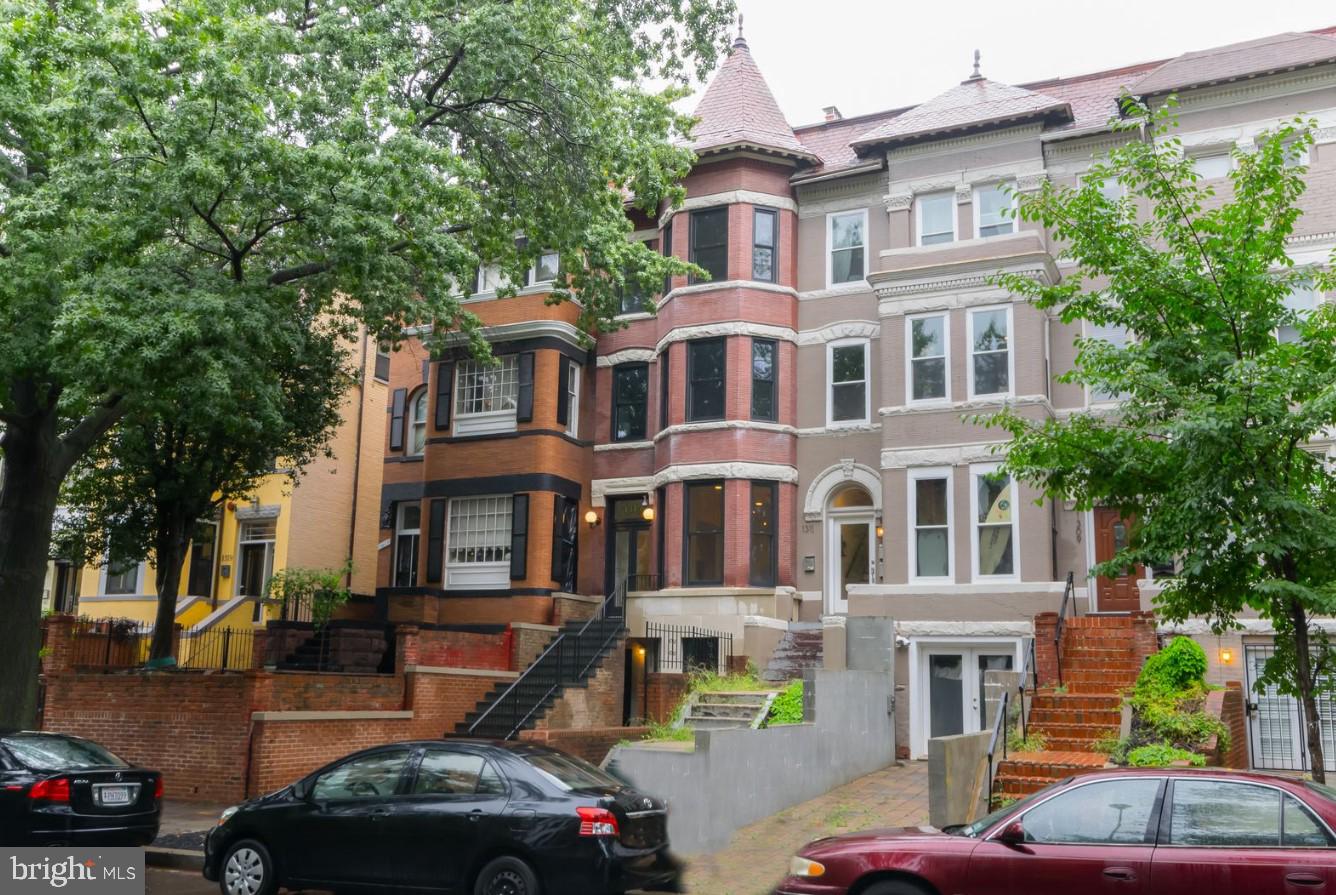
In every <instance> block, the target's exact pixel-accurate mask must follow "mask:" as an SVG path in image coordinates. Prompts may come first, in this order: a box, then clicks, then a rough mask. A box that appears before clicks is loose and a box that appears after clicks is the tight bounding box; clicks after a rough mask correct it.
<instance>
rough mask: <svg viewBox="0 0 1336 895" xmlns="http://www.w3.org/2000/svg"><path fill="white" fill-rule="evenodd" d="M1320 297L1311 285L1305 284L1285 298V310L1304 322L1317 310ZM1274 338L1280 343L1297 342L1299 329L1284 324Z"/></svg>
mask: <svg viewBox="0 0 1336 895" xmlns="http://www.w3.org/2000/svg"><path fill="white" fill-rule="evenodd" d="M1321 300H1322V297H1321V296H1320V295H1319V294H1318V291H1317V289H1315V288H1314V287H1313V286H1312V285H1311V284H1305V285H1302V286H1299V287H1297V288H1296V289H1294V290H1293V291H1291V292H1290V294H1289V295H1287V296H1285V309H1286V310H1287V311H1290V312H1292V313H1293V314H1294V315H1295V316H1296V317H1298V318H1299V319H1300V320H1304V319H1305V318H1307V317H1308V315H1309V314H1311V313H1313V312H1314V311H1315V310H1317V306H1318V304H1319V303H1320V302H1321ZM1276 338H1277V339H1279V340H1280V341H1281V342H1297V341H1299V338H1300V335H1299V327H1297V326H1294V325H1293V324H1286V325H1284V326H1282V327H1280V328H1279V329H1278V330H1277V332H1276Z"/></svg>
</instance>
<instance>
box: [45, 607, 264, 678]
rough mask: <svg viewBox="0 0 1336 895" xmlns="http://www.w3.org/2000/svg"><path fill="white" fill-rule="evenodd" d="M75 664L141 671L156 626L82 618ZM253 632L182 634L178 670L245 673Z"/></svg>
mask: <svg viewBox="0 0 1336 895" xmlns="http://www.w3.org/2000/svg"><path fill="white" fill-rule="evenodd" d="M71 636H72V637H73V640H74V642H73V644H72V645H71V657H70V658H71V664H73V665H75V666H76V667H81V668H138V667H140V666H141V665H144V664H145V663H147V662H148V659H149V649H150V647H151V646H152V644H153V625H151V624H149V623H147V622H141V621H137V620H135V619H129V618H80V619H76V620H75V623H74V630H73V632H72V634H71ZM254 647H255V632H254V631H253V630H246V629H243V630H232V629H227V628H216V629H212V630H187V631H182V632H181V634H180V636H179V637H178V638H177V642H176V651H175V652H176V665H177V667H178V668H191V669H201V670H203V669H213V670H228V671H242V670H245V669H247V668H250V667H251V654H252V652H253V650H254Z"/></svg>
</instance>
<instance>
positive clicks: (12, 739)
mask: <svg viewBox="0 0 1336 895" xmlns="http://www.w3.org/2000/svg"><path fill="white" fill-rule="evenodd" d="M0 743H3V744H4V745H5V748H7V749H8V750H9V751H10V754H12V755H13V756H14V758H16V759H17V760H18V761H19V762H20V763H22V764H24V765H26V766H28V767H30V768H33V769H34V770H39V771H75V770H79V769H80V768H128V767H129V765H128V764H126V763H125V762H124V761H122V760H121V759H119V758H117V757H116V756H115V755H113V754H111V753H110V752H108V751H107V750H106V749H103V748H102V747H101V746H99V745H98V744H97V743H93V742H90V741H88V740H80V739H74V738H73V737H58V736H41V735H34V736H7V737H4V738H3V739H0Z"/></svg>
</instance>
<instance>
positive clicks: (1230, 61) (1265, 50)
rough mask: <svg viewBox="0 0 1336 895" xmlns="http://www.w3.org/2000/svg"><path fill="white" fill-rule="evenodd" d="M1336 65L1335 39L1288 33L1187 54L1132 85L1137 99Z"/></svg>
mask: <svg viewBox="0 0 1336 895" xmlns="http://www.w3.org/2000/svg"><path fill="white" fill-rule="evenodd" d="M1325 62H1336V38H1333V37H1330V36H1328V35H1326V34H1323V33H1304V34H1297V33H1295V32H1292V31H1290V32H1286V33H1284V34H1273V35H1272V36H1270V37H1262V38H1258V39H1257V40H1247V41H1243V42H1242V43H1236V44H1228V45H1227V46H1223V47H1214V48H1212V49H1209V50H1200V51H1198V52H1193V53H1184V54H1183V55H1182V56H1177V57H1175V58H1173V59H1170V60H1169V61H1168V62H1165V63H1164V64H1163V65H1160V66H1159V67H1158V68H1156V69H1155V70H1154V71H1152V72H1151V73H1150V74H1148V75H1146V76H1145V77H1144V78H1141V79H1140V80H1138V81H1137V82H1136V83H1134V84H1131V85H1130V89H1131V91H1132V93H1134V94H1136V95H1137V96H1154V95H1156V94H1162V93H1168V92H1170V91H1172V90H1185V89H1188V88H1191V87H1204V86H1206V85H1209V84H1221V83H1224V82H1227V81H1236V80H1239V79H1241V78H1251V77H1256V76H1258V75H1266V74H1271V73H1273V72H1281V71H1289V70H1291V69H1296V68H1305V67H1307V66H1312V65H1320V64H1322V63H1325Z"/></svg>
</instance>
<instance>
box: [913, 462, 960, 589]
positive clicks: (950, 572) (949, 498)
mask: <svg viewBox="0 0 1336 895" xmlns="http://www.w3.org/2000/svg"><path fill="white" fill-rule="evenodd" d="M954 478H955V476H954V469H953V467H950V466H922V467H919V466H915V467H911V468H910V469H909V489H908V492H909V493H908V494H907V500H906V506H907V508H908V511H909V515H908V523H909V525H908V531H909V538H908V540H909V582H910V583H911V584H942V583H949V582H952V581H955V580H956V539H955V506H954V501H955V499H954V485H955V482H954ZM919 479H946V574H945V575H919V574H918V490H917V489H916V488H915V487H914V483H915V482H917V481H918V480H919Z"/></svg>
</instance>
